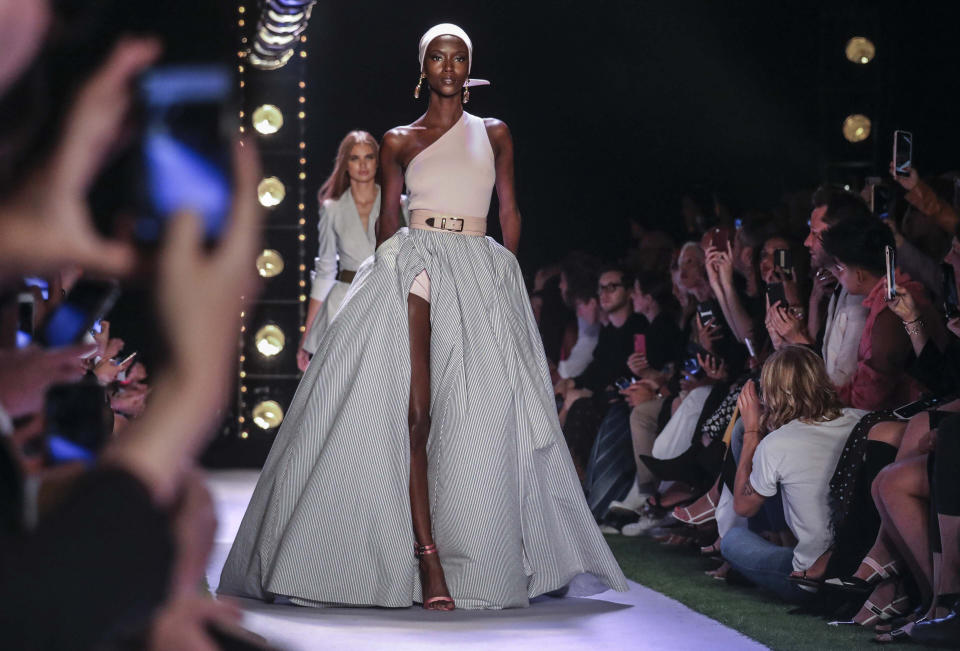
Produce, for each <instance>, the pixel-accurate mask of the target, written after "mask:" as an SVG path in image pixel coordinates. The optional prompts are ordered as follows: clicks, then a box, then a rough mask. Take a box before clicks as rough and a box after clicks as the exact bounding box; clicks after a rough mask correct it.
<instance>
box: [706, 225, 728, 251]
mask: <svg viewBox="0 0 960 651" xmlns="http://www.w3.org/2000/svg"><path fill="white" fill-rule="evenodd" d="M707 242H708V244H709V245H710V246H712V247H713V248H715V249H717V250H718V251H726V250H727V245H728V244H729V243H730V231H728V230H727V229H726V228H724V227H723V226H714V227H713V228H711V229H710V230H709V231H708V232H707Z"/></svg>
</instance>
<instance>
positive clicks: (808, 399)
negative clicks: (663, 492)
mask: <svg viewBox="0 0 960 651" xmlns="http://www.w3.org/2000/svg"><path fill="white" fill-rule="evenodd" d="M760 389H761V391H762V394H763V402H762V403H761V401H760V398H759V394H758V392H757V389H756V387H755V385H754V383H753V382H752V381H750V382H748V383H747V384H746V385H745V386H744V389H743V391H742V392H741V394H740V398H739V402H738V408H739V411H740V415H741V418H742V419H743V423H744V440H743V450H742V452H741V454H740V461H739V464H738V467H737V473H736V480H735V483H734V496H733V499H734V508H735V510H736V512H737V514H738V515H740V516H743V517H749V516H752V515H754V514H756V513H757V512H758V511H759V510H760V508H761V506H762V505H763V502H764V500H766V499H769V498H771V497H773V496H774V495H776V494H777V492H778V491H779V492H780V493H781V496H782V498H783V507H784V511H785V514H786V519H787V524H788V526H789V527H790V530H791V531H792V532H793V534H794V536H795V537H796V539H797V544H796V546H795V547H793V548H790V547H779V546H776V545H774V544H772V543H770V542H769V541H767V540H765V539H763V538H761V537H760V536H758V535H757V534H755V533H753V532H751V531H750V530H748V529H746V528H741V527H735V528H733V529H731V530H730V531H729V532H727V535H726V536H725V537H724V538H723V543H722V552H723V557H724V558H725V559H726V560H727V562H729V563H730V565H731V566H732V567H733V569H735V570H737V571H738V572H740V573H741V574H742V575H743V576H745V577H746V578H747V579H749V580H750V581H752V582H753V583H756V584H757V585H758V586H760V587H762V588H764V589H766V590H769V591H771V592H773V593H774V594H776V595H778V596H779V597H781V598H782V599H784V600H787V601H791V602H803V601H806V600H808V599H809V598H810V596H811V593H809V592H807V591H805V590H804V589H803V587H805V586H803V584H802V581H804V575H805V572H806V571H807V570H808V569H809V568H810V567H811V566H812V565H813V564H814V562H816V560H817V559H818V558H819V557H820V555H821V554H822V553H823V552H824V551H826V550H827V549H828V548H829V547H830V542H831V532H830V517H829V507H828V504H827V494H828V489H829V485H828V482H829V480H830V476H831V474H832V472H833V467H834V466H835V465H836V462H837V459H838V457H839V456H840V451H841V450H842V449H843V445H844V443H846V440H847V436H848V435H849V433H850V430H851V429H852V428H853V426H854V425H855V424H856V422H857V421H858V420H859V418H860V416H861V415H862V413H863V412H860V411H857V410H854V409H850V408H845V407H843V403H842V402H841V401H840V399H839V396H838V395H837V394H836V392H835V391H834V390H833V386H832V384H831V383H830V382H829V380H828V378H827V374H826V369H825V367H824V364H823V360H822V359H821V358H820V357H819V356H817V355H816V353H814V352H812V351H811V350H810V349H809V348H806V347H802V346H791V345H788V346H784V347H783V348H781V349H780V350H778V351H777V352H775V353H774V354H773V355H771V356H770V358H769V359H768V360H767V361H766V362H765V363H764V366H763V371H762V373H761V376H760ZM764 432H767V433H766V434H764ZM791 577H795V578H796V581H791V580H790V579H791Z"/></svg>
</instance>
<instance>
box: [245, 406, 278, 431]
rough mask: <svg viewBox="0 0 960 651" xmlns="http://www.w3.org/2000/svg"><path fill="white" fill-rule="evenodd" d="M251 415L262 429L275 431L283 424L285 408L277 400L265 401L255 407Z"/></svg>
mask: <svg viewBox="0 0 960 651" xmlns="http://www.w3.org/2000/svg"><path fill="white" fill-rule="evenodd" d="M251 415H252V416H253V423H254V424H255V425H256V426H257V427H259V428H260V429H274V428H276V427H280V423H282V422H283V407H281V406H280V403H278V402H277V401H276V400H264V401H263V402H258V403H257V404H256V405H255V406H254V407H253V411H252V412H251Z"/></svg>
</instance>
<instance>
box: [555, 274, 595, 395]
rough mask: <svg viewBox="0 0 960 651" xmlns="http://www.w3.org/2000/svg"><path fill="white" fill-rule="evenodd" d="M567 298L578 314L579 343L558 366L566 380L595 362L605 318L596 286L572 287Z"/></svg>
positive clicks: (569, 288) (559, 372)
mask: <svg viewBox="0 0 960 651" xmlns="http://www.w3.org/2000/svg"><path fill="white" fill-rule="evenodd" d="M567 298H568V300H569V301H570V302H571V303H573V305H574V307H575V309H576V312H577V341H576V343H574V345H573V347H572V348H571V349H570V353H569V354H568V355H567V358H566V359H563V360H560V363H559V364H557V373H558V374H559V375H560V377H561V378H564V379H565V378H572V377H576V376H578V375H580V374H581V373H583V372H584V371H585V370H586V368H587V366H589V365H590V362H592V361H593V351H594V349H595V348H596V347H597V341H598V340H599V337H600V329H601V328H602V327H603V321H602V319H603V318H604V312H603V310H602V309H601V307H600V300H599V299H598V298H597V294H596V289H595V286H594V287H590V288H587V287H586V286H579V285H571V286H570V287H568V289H567Z"/></svg>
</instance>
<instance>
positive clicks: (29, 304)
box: [17, 292, 37, 343]
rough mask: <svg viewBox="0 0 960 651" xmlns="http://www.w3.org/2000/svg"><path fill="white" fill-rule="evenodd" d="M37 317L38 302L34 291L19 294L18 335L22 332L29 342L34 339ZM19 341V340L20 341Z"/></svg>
mask: <svg viewBox="0 0 960 651" xmlns="http://www.w3.org/2000/svg"><path fill="white" fill-rule="evenodd" d="M36 318H37V302H36V298H35V297H34V295H33V293H32V292H20V293H19V294H17V335H18V338H19V335H20V334H21V333H22V334H23V337H24V338H25V339H26V340H27V341H28V342H29V341H31V340H32V339H33V334H34V327H35V324H36ZM18 343H19V342H18Z"/></svg>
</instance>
